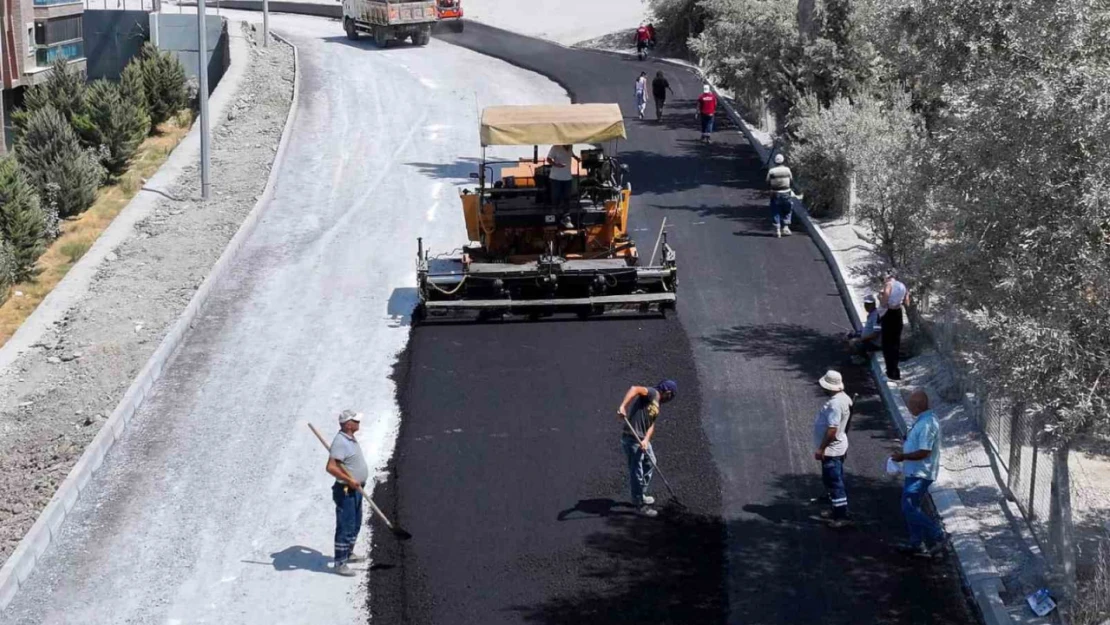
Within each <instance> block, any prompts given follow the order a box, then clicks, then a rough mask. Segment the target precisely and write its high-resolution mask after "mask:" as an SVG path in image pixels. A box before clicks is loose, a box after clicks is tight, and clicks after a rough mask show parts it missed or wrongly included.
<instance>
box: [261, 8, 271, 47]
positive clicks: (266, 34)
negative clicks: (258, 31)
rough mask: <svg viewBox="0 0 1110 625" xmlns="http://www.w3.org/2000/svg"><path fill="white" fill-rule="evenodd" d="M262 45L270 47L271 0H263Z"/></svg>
mask: <svg viewBox="0 0 1110 625" xmlns="http://www.w3.org/2000/svg"><path fill="white" fill-rule="evenodd" d="M262 47H263V48H268V47H270V0H262Z"/></svg>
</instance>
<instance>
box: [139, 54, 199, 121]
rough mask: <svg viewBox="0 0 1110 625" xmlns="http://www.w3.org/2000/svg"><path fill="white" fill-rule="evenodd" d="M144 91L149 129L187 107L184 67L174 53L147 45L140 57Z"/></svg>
mask: <svg viewBox="0 0 1110 625" xmlns="http://www.w3.org/2000/svg"><path fill="white" fill-rule="evenodd" d="M140 63H141V64H142V65H141V67H142V72H143V91H144V93H145V95H146V102H147V113H148V114H149V115H150V125H151V129H152V130H153V129H155V128H157V127H158V125H159V124H161V123H162V122H164V121H166V120H167V119H169V118H170V117H173V116H174V115H176V114H177V112H178V111H180V110H181V109H183V108H185V106H186V105H187V104H188V97H187V91H186V88H185V68H184V67H183V66H182V65H181V61H179V60H177V57H175V56H174V55H173V54H170V53H169V52H163V51H161V50H159V49H158V48H156V47H154V45H153V44H151V43H149V42H147V43H145V44H143V50H142V52H141V54H140Z"/></svg>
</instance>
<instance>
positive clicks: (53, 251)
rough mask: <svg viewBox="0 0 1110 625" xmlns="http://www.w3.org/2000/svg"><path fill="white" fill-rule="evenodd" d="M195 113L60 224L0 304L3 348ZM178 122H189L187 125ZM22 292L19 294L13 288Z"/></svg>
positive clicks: (149, 143)
mask: <svg viewBox="0 0 1110 625" xmlns="http://www.w3.org/2000/svg"><path fill="white" fill-rule="evenodd" d="M192 120H193V116H192V113H191V112H189V113H188V114H178V115H176V116H174V117H173V118H171V119H170V120H169V121H167V122H166V123H164V124H162V125H161V126H159V127H158V132H157V134H154V135H151V136H150V137H147V138H146V140H145V141H143V144H142V145H141V146H139V150H138V152H136V153H135V158H134V160H133V161H132V163H131V168H130V169H128V170H127V172H126V173H125V174H123V175H122V176H120V178H119V180H117V181H116V183H115V184H112V185H109V186H106V187H102V188H101V189H100V190H99V191H97V194H96V201H95V202H94V203H93V205H92V206H91V207H89V210H87V211H85V212H84V213H82V214H81V215H80V216H78V217H76V218H74V219H67V220H65V221H63V222H62V224H61V230H62V232H61V235H60V236H59V237H58V238H57V239H55V240H54V242H53V243H52V244H51V245H50V247H49V248H47V250H46V252H45V253H43V255H42V256H40V257H39V259H38V262H36V263H35V272H36V274H35V277H34V278H32V279H30V280H28V281H26V282H21V283H19V284H16V285H14V286H12V288H11V295H12V296H11V297H9V298H8V301H6V302H4V304H3V305H2V306H0V346H3V345H4V344H5V343H7V342H8V339H10V338H11V337H12V335H13V334H15V331H16V330H18V329H19V326H20V325H21V324H22V323H23V322H24V320H26V319H27V317H30V316H31V313H33V312H35V308H37V307H38V305H39V303H40V302H42V300H43V299H45V298H46V296H47V295H49V294H50V291H52V290H54V287H55V286H57V285H58V283H59V282H61V281H62V278H64V277H65V275H66V274H67V273H68V272H69V270H70V268H72V267H73V265H74V263H76V262H77V261H78V260H80V259H81V257H82V256H83V255H84V254H85V252H87V251H88V250H89V248H90V247H92V245H93V243H95V242H96V239H97V238H98V237H99V236H100V233H102V232H104V230H106V229H107V228H108V226H109V225H111V223H112V220H113V219H115V218H116V215H119V214H120V212H121V211H122V210H123V209H124V207H126V206H127V203H128V202H130V201H131V198H132V197H134V196H135V194H136V193H138V192H139V190H140V189H141V188H142V181H143V180H144V179H148V178H150V177H151V176H153V175H154V172H156V171H158V168H159V167H161V166H162V163H164V162H165V161H166V158H167V157H168V156H169V154H170V152H172V151H173V149H174V148H175V147H177V144H178V143H180V142H181V139H183V138H184V137H185V135H186V134H187V133H188V132H189V125H191V124H192ZM180 122H186V123H185V124H184V125H183V124H182V123H180ZM16 291H20V292H21V293H23V296H22V297H15V292H16Z"/></svg>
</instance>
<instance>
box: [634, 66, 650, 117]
mask: <svg viewBox="0 0 1110 625" xmlns="http://www.w3.org/2000/svg"><path fill="white" fill-rule="evenodd" d="M647 103H648V79H647V72H640V77H639V78H637V79H636V110H637V111H639V113H640V119H643V118H644V111H646V110H647Z"/></svg>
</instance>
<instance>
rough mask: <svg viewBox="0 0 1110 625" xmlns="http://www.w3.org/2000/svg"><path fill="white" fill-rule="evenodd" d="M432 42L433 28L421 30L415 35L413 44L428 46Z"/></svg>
mask: <svg viewBox="0 0 1110 625" xmlns="http://www.w3.org/2000/svg"><path fill="white" fill-rule="evenodd" d="M431 40H432V28H431V26H429V27H427V28H421V29H420V30H419V31H417V32H415V33H413V35H412V42H413V43H415V44H416V45H418V46H426V45H428V42H429V41H431Z"/></svg>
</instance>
